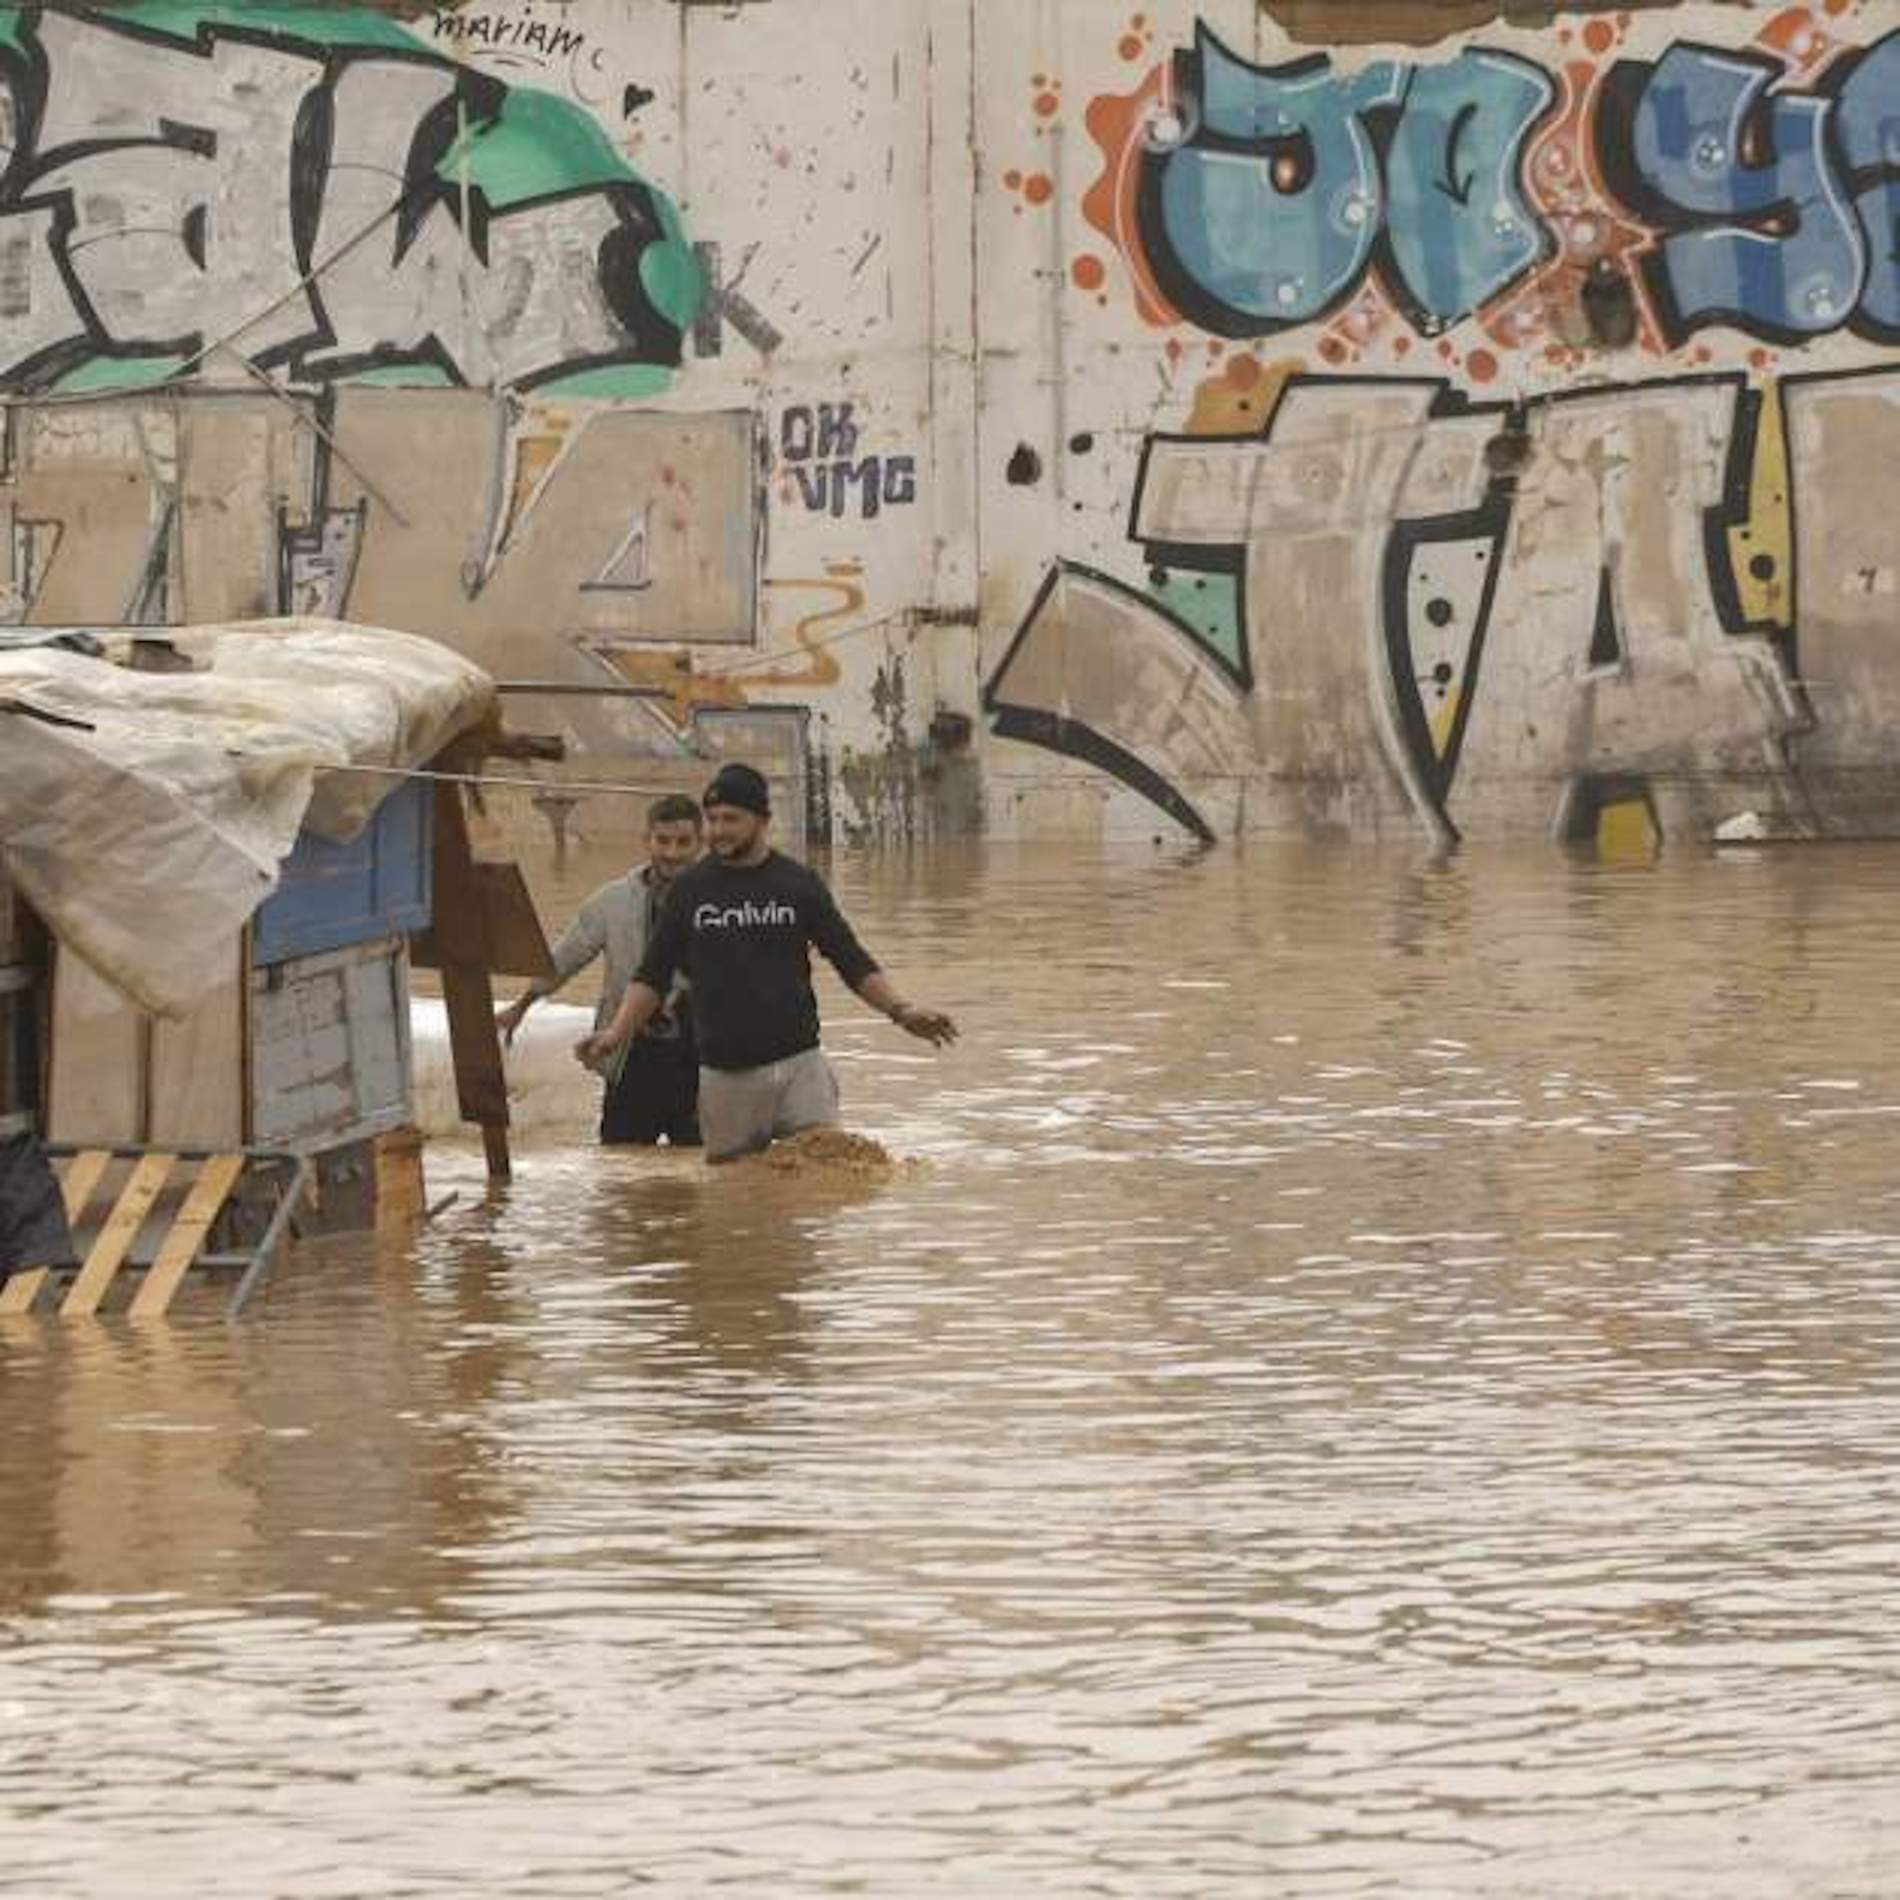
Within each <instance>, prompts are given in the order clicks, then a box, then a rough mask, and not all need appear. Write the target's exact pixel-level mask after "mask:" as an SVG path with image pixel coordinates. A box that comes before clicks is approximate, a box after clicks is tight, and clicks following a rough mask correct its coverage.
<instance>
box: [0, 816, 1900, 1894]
mask: <svg viewBox="0 0 1900 1900" xmlns="http://www.w3.org/2000/svg"><path fill="white" fill-rule="evenodd" d="M835 875H836V881H837V884H838V887H839V890H840V893H841V895H842V897H843V899H844V901H845V904H846V907H847V909H848V910H849V911H850V912H851V913H852V915H853V916H854V918H855V920H856V921H857V922H858V924H859V925H860V927H861V929H862V933H863V934H864V936H865V937H866V939H867V940H868V941H869V943H870V944H871V945H872V947H873V949H874V950H876V951H878V952H880V953H881V954H882V955H883V956H884V957H885V959H886V961H887V962H888V963H889V965H890V966H891V967H892V969H893V971H894V972H895V973H896V974H897V976H898V977H899V980H900V982H901V983H902V985H903V987H904V988H905V990H906V991H907V993H909V994H911V995H913V996H915V997H917V998H918V999H920V1000H923V1001H927V1002H930V1003H933V1004H938V1005H941V1006H942V1007H945V1008H948V1009H950V1010H952V1011H954V1012H955V1013H956V1014H957V1015H958V1016H959V1017H960V1018H961V1020H962V1023H963V1026H964V1030H965V1035H964V1040H963V1041H962V1042H961V1043H960V1044H959V1045H958V1046H957V1047H956V1048H954V1049H952V1050H949V1051H944V1052H933V1051H931V1050H928V1049H925V1048H924V1047H923V1046H922V1045H920V1044H917V1043H914V1042H910V1041H907V1040H906V1039H905V1038H903V1037H901V1036H899V1035H898V1034H896V1033H895V1032H894V1031H893V1030H891V1029H890V1028H889V1027H888V1025H885V1024H883V1023H881V1022H879V1021H878V1020H877V1019H876V1018H874V1017H872V1016H871V1015H869V1014H868V1013H866V1012H864V1011H862V1010H861V1008H859V1006H857V1005H856V1004H855V1003H853V1002H852V1001H851V1000H850V999H848V998H846V997H844V996H843V995H842V993H841V992H840V991H839V990H838V989H837V987H836V985H835V983H831V981H830V979H829V977H827V978H826V983H827V986H828V987H826V989H825V991H824V1001H825V1004H826V1008H827V1017H828V1025H829V1027H828V1041H829V1046H830V1047H831V1049H832V1051H833V1054H834V1058H835V1060H836V1063H837V1066H838V1069H839V1072H840V1075H841V1078H842V1080H843V1085H844V1090H845V1095H846V1100H847V1107H848V1118H849V1121H850V1124H851V1127H852V1128H853V1130H855V1131H856V1132H858V1133H860V1134H861V1135H863V1136H864V1137H866V1138H867V1139H868V1140H874V1141H876V1142H877V1143H880V1144H882V1146H883V1147H884V1148H885V1149H886V1150H888V1152H889V1155H890V1156H891V1157H892V1159H893V1163H894V1165H891V1166H888V1167H886V1166H884V1165H882V1164H881V1163H876V1162H875V1159H874V1158H873V1162H872V1163H871V1164H868V1165H867V1164H864V1155H863V1154H861V1153H860V1154H859V1155H858V1157H857V1160H856V1161H853V1160H852V1158H851V1157H850V1156H848V1155H847V1156H846V1157H845V1158H844V1162H843V1164H842V1165H834V1166H828V1165H824V1163H823V1159H822V1157H819V1158H816V1159H811V1158H808V1160H809V1165H801V1166H799V1167H796V1168H792V1169H773V1168H767V1167H764V1166H759V1165H748V1166H746V1167H744V1168H739V1169H731V1170H724V1171H708V1170H706V1169H704V1168H703V1167H702V1166H701V1164H700V1163H698V1162H697V1161H696V1160H694V1159H691V1158H690V1157H673V1156H666V1155H659V1156H629V1155H619V1154H616V1155H611V1156H602V1155H600V1154H598V1153H596V1152H595V1151H593V1150H592V1149H590V1148H589V1147H588V1146H587V1145H586V1143H585V1141H584V1140H583V1141H578V1142H576V1141H570V1140H568V1139H567V1138H566V1137H564V1136H560V1135H558V1134H545V1135H542V1136H540V1137H538V1138H535V1139H532V1140H529V1141H525V1142H524V1144H523V1147H522V1152H521V1155H520V1165H519V1172H518V1176H517V1179H516V1180H515V1182H514V1183H513V1185H512V1186H511V1187H509V1188H508V1189H507V1190H506V1191H504V1192H500V1193H496V1194H494V1195H492V1196H485V1195H484V1194H483V1192H482V1184H481V1180H480V1176H479V1172H478V1169H477V1167H476V1165H475V1162H474V1159H473V1157H472V1155H471V1152H470V1151H469V1150H468V1149H467V1148H465V1147H449V1148H440V1147H438V1148H435V1149H432V1151H431V1155H430V1168H431V1182H430V1187H431V1192H432V1194H434V1195H438V1196H439V1195H441V1194H443V1193H446V1192H448V1191H449V1190H450V1189H455V1190H457V1191H458V1192H459V1195H460V1198H459V1199H458V1200H457V1201H456V1202H455V1204H454V1205H452V1206H451V1207H449V1208H448V1209H447V1211H446V1212H444V1213H443V1214H442V1215H441V1216H440V1218H439V1219H438V1220H437V1222H436V1224H435V1225H434V1226H433V1227H431V1228H430V1229H428V1230H427V1231H426V1232H425V1233H424V1234H423V1235H422V1236H421V1237H420V1239H418V1240H417V1241H416V1242H415V1243H414V1244H413V1245H409V1246H405V1247H401V1248H395V1249H386V1250H384V1251H382V1252H380V1253H379V1252H378V1251H377V1250H376V1249H374V1248H372V1247H369V1246H364V1245H347V1246H345V1245H337V1246H331V1247H328V1248H326V1249H322V1250H318V1249H311V1250H309V1251H307V1252H306V1253H305V1254H304V1255H303V1256H302V1257H301V1258H300V1259H299V1260H298V1261H297V1262H296V1263H295V1264H294V1265H293V1266H292V1267H291V1268H289V1269H287V1270H286V1271H285V1272H284V1273H283V1274H282V1275H281V1276H280V1277H279V1279H278V1280H277V1281H276V1282H275V1283H273V1285H272V1286H271V1288H270V1289H269V1293H268V1297H267V1298H265V1299H264V1300H263V1301H262V1302H261V1304H259V1305H258V1306H257V1307H256V1308H255V1309H254V1311H253V1312H252V1313H250V1314H249V1315H248V1316H247V1317H246V1318H245V1319H244V1320H243V1321H242V1322H240V1323H238V1324H237V1325H235V1326H228V1327H227V1326H226V1325H224V1324H223V1323H221V1322H220V1321H218V1320H216V1319H214V1318H210V1317H205V1318H196V1317H192V1316H189V1315H188V1316H186V1317H184V1318H181V1319H179V1320H178V1321H177V1322H176V1323H173V1324H170V1325H158V1326H142V1327H134V1326H132V1325H130V1324H129V1323H128V1322H126V1321H124V1320H107V1321H105V1322H103V1323H98V1324H92V1325H85V1326H81V1325H76V1324H67V1323H62V1322H59V1321H57V1320H50V1319H49V1320H38V1319H36V1320H34V1321H32V1322H30V1323H26V1324H21V1325H16V1326H14V1327H13V1328H12V1330H9V1331H7V1332H5V1333H4V1334H0V1512H3V1513H4V1516H3V1518H0V1892H6V1893H9V1894H13V1893H18V1894H21V1895H30V1896H33V1900H51V1897H53V1896H68V1895H73V1896H78V1895H84V1896H87V1897H88V1900H91V1897H92V1896H98V1895H117V1894H128V1895H131V1894H138V1895H150V1894H154V1893H163V1894H174V1893H176V1894H190V1895H193V1896H203V1895H215V1896H227V1895H228V1896H245V1897H246V1900H253V1897H255V1896H259V1895H296V1896H312V1895H322V1896H329V1895H336V1896H352V1897H354V1896H364V1895H378V1896H380V1895H397V1894H402V1895H409V1894H454V1895H471V1894H484V1895H485V1894H503V1893H507V1894H515V1893H533V1894H535V1895H537V1896H543V1895H545V1896H558V1895H582V1894H587V1895H592V1894H601V1895H609V1894H612V1895H618V1894H622V1893H626V1892H629V1891H634V1890H640V1891H656V1892H663V1893H677V1894H689V1895H698V1894H704V1893H711V1892H725V1891H730V1892H735V1893H746V1894H769V1895H773V1896H780V1895H794V1894H827V1893H866V1894H875V1895H900V1896H908V1895H913V1894H915V1895H935V1894H984V1895H992V1894H995V1895H1012V1896H1013V1895H1040V1894H1088V1895H1113V1896H1130V1897H1131V1900H1153V1897H1155V1896H1174V1895H1180V1896H1195V1897H1196V1900H1201V1897H1204V1896H1208V1895H1221V1896H1226V1895H1235V1896H1240V1895H1245V1896H1256V1895H1262V1894H1297V1895H1301V1896H1306V1895H1321V1896H1324V1895H1342V1894H1352V1895H1365V1894H1379V1895H1400V1896H1406V1900H1413V1897H1415V1896H1421V1895H1424V1896H1436V1895H1468V1894H1478V1895H1534V1896H1539V1897H1540V1900H1547V1897H1549V1896H1567V1895H1592V1896H1594V1895H1605V1894H1613V1895H1655V1896H1669V1900H1684V1897H1685V1896H1709V1897H1711V1900H1714V1897H1716V1896H1720V1900H1734V1897H1735V1896H1748V1895H1788V1896H1801V1897H1802V1900H1809V1897H1811V1896H1817V1895H1862V1896H1874V1895H1891V1894H1893V1893H1895V1892H1896V1891H1900V1874H1897V1873H1896V1869H1900V1166H1897V1165H1896V1162H1897V1161H1900V1037H1896V1035H1895V1033H1894V1028H1895V1023H1896V1018H1897V1010H1896V1005H1897V1004H1900V951H1897V950H1896V938H1897V936H1900V849H1885V850H1882V849H1877V848H1866V849H1863V848H1859V847H1846V846H1842V847H1831V848H1825V849H1814V850H1811V851H1808V852H1806V853H1800V852H1796V851H1773V850H1762V851H1755V852H1748V853H1735V854H1732V855H1724V856H1720V857H1716V856H1710V855H1702V854H1696V853H1693V852H1678V853H1674V854H1672V855H1669V856H1667V857H1665V858H1664V859H1663V860H1662V861H1661V862H1660V863H1659V864H1658V865H1656V866H1654V867H1650V868H1642V867H1611V866H1600V865H1596V864H1583V863H1578V862H1573V861H1570V860H1567V859H1565V858H1563V857H1561V856H1558V855H1554V854H1551V853H1546V852H1543V851H1540V850H1527V851H1524V852H1522V853H1511V854H1503V853H1498V854H1486V853H1483V852H1471V853H1468V854H1466V855H1463V856H1460V857H1458V858H1455V859H1453V860H1451V861H1449V862H1446V863H1442V864H1433V863H1430V862H1427V861H1424V860H1422V859H1420V858H1419V857H1417V856H1415V855H1411V854H1408V853H1405V852H1398V851H1365V850H1346V849H1340V850H1334V851H1320V850H1306V849H1276V848H1250V849H1248V850H1247V851H1245V852H1242V853H1236V852H1229V853H1223V854H1217V855H1213V856H1209V857H1205V858H1186V857H1180V856H1171V855H1169V854H1167V853H1165V852H1161V851H1153V852H1150V851H1142V852H1138V853H1131V854H1128V855H1109V856H1100V855H1097V854H1094V853H1090V852H1068V853H1057V852H1030V851H1021V852H1011V851H1004V850H1000V849H997V850H991V851H988V852H977V851H970V852H964V853H956V854H952V853H947V852H946V853H939V854H935V855H919V856H916V857H914V858H906V859H894V858H886V859H882V860H877V861H869V862H866V861H859V860H847V861H844V862H841V863H840V864H839V865H838V866H837V867H836V872H835ZM585 881H586V878H585V876H584V875H583V873H582V872H581V871H580V870H578V869H577V871H576V873H575V882H576V883H577V884H578V883H584V882H585ZM181 1310H182V1307H181Z"/></svg>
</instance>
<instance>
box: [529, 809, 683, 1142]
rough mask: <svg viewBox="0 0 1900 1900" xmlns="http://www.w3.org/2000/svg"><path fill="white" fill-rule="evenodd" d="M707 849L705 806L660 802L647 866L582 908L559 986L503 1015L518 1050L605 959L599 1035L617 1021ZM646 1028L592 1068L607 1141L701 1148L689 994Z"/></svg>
mask: <svg viewBox="0 0 1900 1900" xmlns="http://www.w3.org/2000/svg"><path fill="white" fill-rule="evenodd" d="M699 845H700V818H699V807H698V806H697V805H695V804H694V803H693V801H692V800H691V799H690V798H688V797H686V796H685V795H684V794H683V793H680V792H674V793H672V794H670V795H669V796H667V797H665V798H656V799H655V800H654V801H653V803H652V804H651V805H650V806H648V807H647V862H646V863H645V864H643V865H639V866H637V867H636V868H634V869H633V870H631V871H628V872H626V873H625V874H624V875H623V876H621V877H617V878H615V879H613V880H612V881H611V882H610V883H607V884H603V885H602V886H601V887H600V889H599V890H597V891H596V892H594V894H593V895H592V896H591V897H590V898H588V900H587V902H586V903H584V904H583V905H582V906H581V907H580V912H579V914H578V915H577V916H576V917H575V919H574V921H573V922H572V923H571V924H570V925H569V926H568V927H567V929H566V931H565V932H564V933H563V934H562V937H561V940H560V942H559V943H557V944H556V945H555V946H554V950H553V953H552V954H553V959H554V978H553V980H552V981H551V982H548V983H536V984H535V985H534V986H533V987H532V988H531V989H529V990H527V991H526V992H525V993H524V994H523V995H521V996H519V997H517V998H516V999H515V1001H514V1002H512V1003H510V1004H509V1005H508V1007H507V1008H506V1009H504V1010H502V1011H500V1012H499V1013H498V1015H497V1018H496V1020H497V1021H498V1022H499V1023H500V1025H501V1032H502V1035H503V1036H504V1037H505V1038H506V1039H507V1040H508V1041H509V1042H513V1041H514V1039H515V1031H516V1030H517V1029H519V1028H520V1027H521V1019H522V1018H523V1017H524V1016H526V1015H527V1013H528V1010H529V1007H530V1006H531V1005H532V1004H533V1003H534V1002H535V1001H536V999H537V998H539V997H543V996H552V995H553V994H554V992H555V991H556V990H558V989H559V988H560V987H561V985H562V984H563V983H565V982H567V981H568V979H569V978H570V977H572V976H573V975H574V974H575V973H576V972H577V971H580V970H584V969H585V968H586V967H587V966H588V964H590V963H592V962H593V960H594V959H595V958H596V957H599V956H604V957H605V958H606V959H607V967H606V971H605V973H604V974H603V976H602V977H601V982H600V1006H599V1007H598V1008H597V1009H596V1010H595V1012H594V1027H595V1028H596V1029H599V1028H601V1027H602V1026H603V1025H604V1024H606V1023H609V1022H611V1021H612V1020H613V1016H614V1011H615V1010H617V1009H618V1008H619V1007H620V1000H621V998H622V997H623V996H624V995H625V994H626V990H627V985H628V984H629V983H630V982H631V981H632V980H633V973H634V971H635V970H637V969H638V968H639V967H640V959H641V958H642V957H643V956H645V955H646V950H647V945H648V943H649V942H650V941H651V940H652V936H653V926H654V920H655V919H656V918H657V917H658V915H659V910H660V902H661V900H662V899H663V898H664V897H665V895H666V892H667V888H668V886H669V885H671V883H672V882H673V880H674V878H675V877H677V876H678V875H679V873H680V872H682V871H683V870H685V868H686V867H687V866H688V865H689V864H691V863H692V862H693V860H694V859H695V858H697V857H698V856H699ZM642 1025H643V1033H642V1034H641V1035H639V1036H638V1037H635V1038H630V1039H627V1040H625V1042H624V1044H623V1045H617V1046H616V1047H615V1048H614V1049H613V1050H611V1051H609V1052H608V1055H607V1056H606V1058H605V1059H603V1060H601V1061H598V1062H592V1063H589V1065H588V1066H589V1067H590V1068H596V1069H598V1070H599V1071H600V1074H601V1077H602V1079H603V1080H604V1081H605V1082H606V1084H607V1093H606V1095H605V1096H604V1097H603V1098H602V1100H601V1105H600V1138H601V1140H602V1141H603V1142H607V1143H620V1142H640V1143H642V1144H644V1145H646V1146H649V1147H650V1146H652V1145H654V1144H655V1143H657V1142H658V1141H659V1139H660V1137H661V1136H662V1135H664V1136H665V1137H666V1139H667V1140H668V1141H670V1142H671V1143H672V1144H673V1146H674V1147H676V1148H697V1147H698V1146H699V1118H698V1096H699V1052H698V1050H697V1049H696V1048H695V1046H694V1042H693V1021H692V1013H691V1006H690V1003H689V1001H688V999H687V997H686V995H685V993H684V990H683V988H676V989H675V990H674V991H673V992H672V993H671V994H669V995H668V997H667V1001H666V1007H665V1008H664V1009H654V1010H649V1011H648V1012H647V1015H646V1016H645V1017H643V1018H642Z"/></svg>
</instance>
